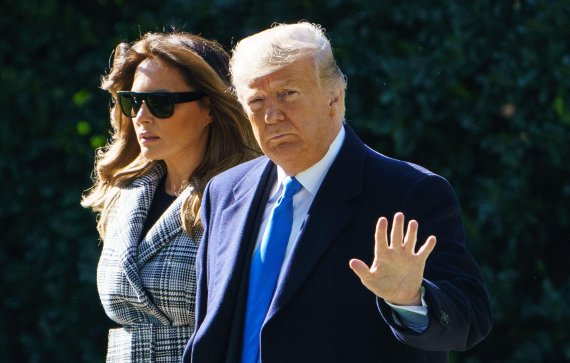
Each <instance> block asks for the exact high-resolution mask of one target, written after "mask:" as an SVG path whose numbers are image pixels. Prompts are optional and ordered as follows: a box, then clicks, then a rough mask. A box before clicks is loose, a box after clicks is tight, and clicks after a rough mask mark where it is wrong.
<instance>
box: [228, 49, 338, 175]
mask: <svg viewBox="0 0 570 363" xmlns="http://www.w3.org/2000/svg"><path fill="white" fill-rule="evenodd" d="M340 92H342V90H339V91H338V92H336V93H337V94H336V95H333V94H332V93H333V92H327V91H326V90H323V89H322V88H321V86H320V83H319V80H318V78H317V75H316V72H315V67H314V63H313V60H312V58H310V57H307V58H303V59H301V60H299V61H296V62H294V63H291V64H290V65H288V66H285V67H283V68H281V69H279V70H277V71H275V72H273V73H270V74H268V75H266V76H263V77H260V78H256V79H255V80H254V81H252V82H251V83H249V84H247V85H245V86H243V87H240V88H238V94H239V98H240V101H241V103H242V104H243V106H244V109H245V112H246V113H247V116H248V118H249V120H250V121H251V125H252V127H253V132H254V134H255V138H256V139H257V142H258V143H259V146H260V147H261V150H262V151H263V152H264V153H265V154H266V155H267V156H268V157H269V158H270V159H271V160H273V162H275V163H276V164H277V165H279V166H281V167H282V168H283V169H284V170H285V172H286V173H287V174H288V175H295V174H297V173H299V172H301V171H303V170H305V169H307V168H309V167H311V166H312V165H314V164H315V163H317V162H318V161H319V160H320V159H321V158H322V157H323V156H324V155H325V154H326V152H327V151H328V148H329V146H330V144H331V143H332V141H333V140H334V138H335V137H336V135H337V134H338V131H339V130H340V127H341V124H342V120H341V119H340V117H339V116H338V112H339V111H338V109H339V107H338V104H339V102H340V101H339V100H340V98H341V97H340V96H339V95H338V94H339V93H340Z"/></svg>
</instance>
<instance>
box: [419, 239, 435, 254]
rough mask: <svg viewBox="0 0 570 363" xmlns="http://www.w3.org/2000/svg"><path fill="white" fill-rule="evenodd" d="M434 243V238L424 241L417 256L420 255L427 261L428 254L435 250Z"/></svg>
mask: <svg viewBox="0 0 570 363" xmlns="http://www.w3.org/2000/svg"><path fill="white" fill-rule="evenodd" d="M436 243H437V239H436V238H435V236H429V237H428V239H427V240H426V243H424V244H423V246H422V247H421V248H420V250H419V251H418V255H422V256H423V257H424V258H425V259H427V258H428V256H429V255H430V253H431V252H432V251H433V249H434V248H435V245H436Z"/></svg>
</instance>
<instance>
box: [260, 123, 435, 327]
mask: <svg viewBox="0 0 570 363" xmlns="http://www.w3.org/2000/svg"><path fill="white" fill-rule="evenodd" d="M345 135H346V131H345V130H344V127H341V129H340V131H339V133H338V135H337V136H336V137H335V139H334V140H333V142H332V143H331V145H330V146H329V150H328V151H327V153H326V154H325V156H323V158H322V159H321V160H319V161H318V162H317V163H316V164H314V165H313V166H311V167H310V168H308V169H306V170H304V171H302V172H300V173H298V174H297V175H295V178H296V179H297V180H298V181H299V183H301V185H302V186H303V188H301V190H300V191H299V192H298V193H297V194H295V196H294V197H293V225H292V227H291V235H290V236H289V242H288V243H287V249H286V250H285V257H284V258H283V265H281V271H280V273H279V278H278V279H281V277H282V276H281V275H282V274H283V271H284V270H285V266H287V264H288V263H289V260H290V258H291V253H292V251H293V247H294V243H295V241H296V240H297V236H298V235H299V231H300V230H301V227H302V225H303V221H304V220H305V217H306V216H307V213H308V211H309V208H310V207H311V204H313V200H314V199H315V196H316V195H317V191H318V190H319V188H320V186H321V184H322V182H323V179H324V178H325V176H326V175H327V173H328V171H329V169H330V167H331V165H332V163H333V162H334V160H335V159H336V157H337V155H338V153H339V152H340V149H341V147H342V144H343V142H344V138H345ZM286 177H287V175H286V174H285V171H284V170H283V169H282V168H281V167H280V166H279V165H277V180H276V181H275V183H274V184H273V187H272V189H271V192H270V193H269V200H268V201H267V204H266V205H265V212H264V213H263V217H262V220H261V225H260V227H259V231H260V232H261V231H263V233H258V236H257V240H256V245H255V248H258V246H259V245H260V244H261V241H262V239H263V236H264V235H265V233H267V223H268V221H269V216H270V214H271V210H272V209H273V206H274V204H275V203H276V202H277V199H279V196H280V195H281V194H282V193H283V180H284V179H285V178H286ZM370 248H371V249H373V248H374V246H373V245H371V246H370ZM346 264H347V266H348V261H346ZM347 268H348V267H347ZM389 305H390V306H391V307H392V309H393V310H394V311H395V312H396V313H397V314H394V317H395V320H396V322H398V323H401V324H402V325H403V326H406V327H408V328H410V329H413V330H415V331H417V332H421V331H423V330H425V328H427V307H426V305H425V302H424V299H423V289H422V306H395V305H392V304H389Z"/></svg>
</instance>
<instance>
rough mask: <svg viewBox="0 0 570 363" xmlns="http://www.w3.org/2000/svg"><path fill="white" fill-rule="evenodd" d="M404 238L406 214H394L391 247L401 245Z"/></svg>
mask: <svg viewBox="0 0 570 363" xmlns="http://www.w3.org/2000/svg"><path fill="white" fill-rule="evenodd" d="M403 238H404V214H403V213H402V212H398V213H396V214H394V221H393V223H392V231H391V232H390V247H392V248H394V247H396V246H399V245H401V244H402V243H403V242H402V241H403Z"/></svg>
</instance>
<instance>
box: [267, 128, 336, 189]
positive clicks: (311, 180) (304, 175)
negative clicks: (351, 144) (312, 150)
mask: <svg viewBox="0 0 570 363" xmlns="http://www.w3.org/2000/svg"><path fill="white" fill-rule="evenodd" d="M345 135H346V131H345V130H344V126H343V127H341V128H340V131H339V133H338V135H336V137H335V139H334V140H333V142H332V143H331V145H330V146H329V150H328V151H327V153H326V154H325V156H323V158H322V159H321V160H319V161H318V162H317V163H316V164H314V165H313V166H311V167H310V168H308V169H305V170H303V171H302V172H300V173H297V175H295V178H297V180H298V181H299V183H301V185H302V186H303V188H305V189H306V190H307V191H309V193H311V195H312V196H313V197H314V196H315V195H316V194H317V191H318V190H319V187H320V186H321V184H322V182H323V179H324V178H325V176H326V175H327V172H328V171H329V169H330V167H331V165H332V163H333V162H334V160H335V159H336V156H337V155H338V153H339V152H340V148H341V147H342V143H343V142H344V138H345ZM286 177H287V175H286V174H285V171H284V170H283V169H282V168H281V167H280V166H279V165H277V183H276V185H277V189H279V186H280V185H281V184H282V183H283V180H284V179H285V178H286Z"/></svg>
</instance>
